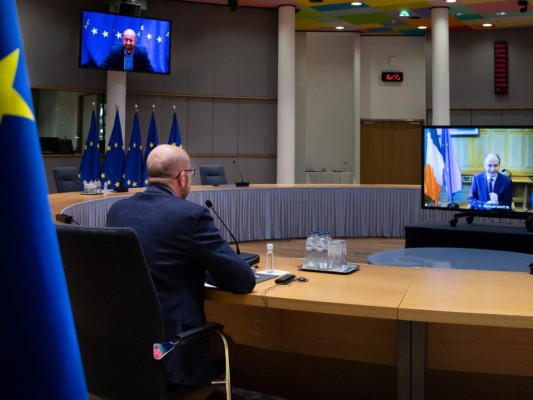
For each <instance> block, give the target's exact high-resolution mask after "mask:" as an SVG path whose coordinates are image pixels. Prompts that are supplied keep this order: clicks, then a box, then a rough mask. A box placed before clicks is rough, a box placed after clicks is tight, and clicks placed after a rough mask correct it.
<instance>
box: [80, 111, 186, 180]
mask: <svg viewBox="0 0 533 400" xmlns="http://www.w3.org/2000/svg"><path fill="white" fill-rule="evenodd" d="M168 144H172V145H174V146H179V147H181V134H180V128H179V125H178V119H177V118H176V113H175V112H174V115H173V117H172V128H171V129H170V134H169V137H168ZM157 145H159V138H158V134H157V126H156V122H155V112H154V111H152V117H151V119H150V127H149V128H148V137H147V139H146V146H145V147H144V155H143V146H142V143H141V130H140V127H139V115H138V113H137V112H135V115H134V118H133V129H132V132H131V137H130V141H129V145H128V151H127V153H126V151H125V149H124V144H123V140H122V128H121V126H120V118H119V114H118V110H117V111H116V114H115V123H114V125H113V130H112V131H111V137H110V138H109V143H108V145H107V146H106V152H105V157H104V162H103V165H100V149H99V147H98V129H97V128H96V116H95V112H94V111H93V113H92V115H91V126H90V129H89V134H88V135H87V140H86V142H85V147H84V149H83V155H82V158H81V165H80V174H79V175H80V179H81V182H82V183H87V182H91V181H93V182H97V181H100V183H101V185H102V187H107V188H108V189H118V188H138V187H145V186H147V185H148V175H147V171H146V168H145V165H146V160H147V159H148V155H149V154H150V152H151V151H152V149H153V148H154V147H156V146H157Z"/></svg>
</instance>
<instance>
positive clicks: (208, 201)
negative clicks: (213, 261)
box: [205, 200, 241, 254]
mask: <svg viewBox="0 0 533 400" xmlns="http://www.w3.org/2000/svg"><path fill="white" fill-rule="evenodd" d="M205 205H206V206H207V208H209V209H210V210H213V212H214V213H215V215H216V216H217V218H218V220H219V221H220V222H221V223H222V225H224V228H226V230H227V231H228V233H229V234H230V236H231V238H232V239H233V242H234V243H235V248H236V252H237V254H241V249H240V248H239V242H237V239H236V238H235V236H233V233H231V231H230V230H229V228H228V226H227V225H226V224H225V223H224V221H223V220H222V218H220V215H218V213H217V212H216V210H215V209H214V208H213V203H211V200H206V201H205Z"/></svg>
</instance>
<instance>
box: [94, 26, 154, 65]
mask: <svg viewBox="0 0 533 400" xmlns="http://www.w3.org/2000/svg"><path fill="white" fill-rule="evenodd" d="M100 67H101V68H105V69H123V70H124V71H142V72H153V71H154V69H153V68H152V64H151V63H150V59H149V58H148V53H147V51H146V48H145V47H144V46H139V45H137V35H136V33H135V31H134V30H133V29H126V30H125V31H124V32H123V33H122V44H116V45H114V46H113V47H111V49H110V50H109V53H108V54H107V57H106V59H105V60H104V62H103V63H102V64H101V65H100Z"/></svg>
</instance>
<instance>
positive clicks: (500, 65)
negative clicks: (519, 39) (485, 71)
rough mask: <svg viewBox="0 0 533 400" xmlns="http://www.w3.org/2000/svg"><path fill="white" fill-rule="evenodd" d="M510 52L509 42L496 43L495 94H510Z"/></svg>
mask: <svg viewBox="0 0 533 400" xmlns="http://www.w3.org/2000/svg"><path fill="white" fill-rule="evenodd" d="M508 74H509V52H508V49H507V42H494V93H495V94H507V93H508V92H509V75H508Z"/></svg>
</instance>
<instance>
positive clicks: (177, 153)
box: [146, 144, 191, 198]
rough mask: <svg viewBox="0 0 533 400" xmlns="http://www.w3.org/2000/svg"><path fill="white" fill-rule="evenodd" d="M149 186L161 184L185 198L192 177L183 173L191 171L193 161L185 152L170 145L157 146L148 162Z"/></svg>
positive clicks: (149, 156)
mask: <svg viewBox="0 0 533 400" xmlns="http://www.w3.org/2000/svg"><path fill="white" fill-rule="evenodd" d="M146 168H147V172H148V183H149V184H160V185H163V186H167V187H169V188H171V189H172V190H173V191H174V193H175V194H176V195H177V196H179V197H183V198H185V197H186V196H187V195H188V194H189V190H190V183H191V182H190V179H191V178H190V176H189V174H187V173H183V172H184V171H185V170H188V169H191V160H190V158H189V155H188V154H187V152H186V151H185V150H183V149H182V148H180V147H177V146H172V145H169V144H160V145H159V146H156V147H155V148H154V149H153V150H152V151H151V152H150V154H149V155H148V159H147V160H146Z"/></svg>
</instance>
